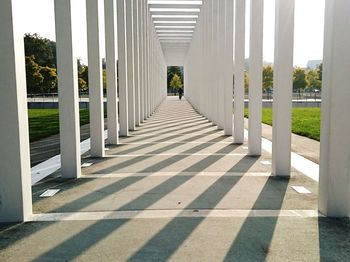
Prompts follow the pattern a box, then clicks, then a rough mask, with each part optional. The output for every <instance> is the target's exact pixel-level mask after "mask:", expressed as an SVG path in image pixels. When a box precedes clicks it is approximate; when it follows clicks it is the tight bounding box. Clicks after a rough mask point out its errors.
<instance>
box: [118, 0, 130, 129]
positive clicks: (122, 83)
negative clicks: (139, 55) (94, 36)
mask: <svg viewBox="0 0 350 262" xmlns="http://www.w3.org/2000/svg"><path fill="white" fill-rule="evenodd" d="M125 24H126V15H125V0H117V26H118V78H119V80H118V88H119V124H120V130H119V132H120V133H119V134H120V136H128V135H129V124H128V88H127V84H128V80H127V68H126V29H125Z"/></svg>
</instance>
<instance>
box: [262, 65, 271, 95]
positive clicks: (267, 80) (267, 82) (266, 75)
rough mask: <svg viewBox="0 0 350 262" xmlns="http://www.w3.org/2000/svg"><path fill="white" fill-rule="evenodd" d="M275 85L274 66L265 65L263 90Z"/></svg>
mask: <svg viewBox="0 0 350 262" xmlns="http://www.w3.org/2000/svg"><path fill="white" fill-rule="evenodd" d="M272 87H273V68H272V66H264V68H263V90H267V89H269V88H272Z"/></svg>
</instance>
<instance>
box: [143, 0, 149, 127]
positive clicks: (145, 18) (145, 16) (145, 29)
mask: <svg viewBox="0 0 350 262" xmlns="http://www.w3.org/2000/svg"><path fill="white" fill-rule="evenodd" d="M147 10H148V9H147V0H144V2H143V36H144V38H143V58H144V69H143V70H144V84H143V103H144V119H145V120H146V119H147V117H148V110H147V90H148V51H147V47H148V27H147V25H148V11H147Z"/></svg>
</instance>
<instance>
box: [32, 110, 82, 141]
mask: <svg viewBox="0 0 350 262" xmlns="http://www.w3.org/2000/svg"><path fill="white" fill-rule="evenodd" d="M28 116H29V139H30V142H33V141H36V140H39V139H42V138H45V137H48V136H51V135H55V134H58V133H59V114H58V109H29V110H28ZM88 123H89V110H88V109H81V110H80V125H85V124H88Z"/></svg>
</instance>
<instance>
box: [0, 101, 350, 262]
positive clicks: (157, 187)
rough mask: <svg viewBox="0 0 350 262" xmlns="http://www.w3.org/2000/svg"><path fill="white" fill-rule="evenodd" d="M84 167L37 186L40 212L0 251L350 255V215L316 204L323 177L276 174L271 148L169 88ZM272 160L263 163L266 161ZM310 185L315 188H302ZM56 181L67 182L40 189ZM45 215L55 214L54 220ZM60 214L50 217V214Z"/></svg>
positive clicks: (48, 255) (199, 257)
mask: <svg viewBox="0 0 350 262" xmlns="http://www.w3.org/2000/svg"><path fill="white" fill-rule="evenodd" d="M108 147H109V148H110V150H108V151H107V153H106V157H105V158H91V157H90V156H89V153H86V154H84V156H83V162H90V163H93V165H91V166H89V167H86V168H83V177H82V178H81V179H78V180H64V179H62V178H60V172H59V171H58V172H56V173H55V174H53V175H52V176H51V177H49V178H46V179H45V180H44V181H42V182H40V183H38V184H37V185H35V186H34V187H33V209H34V212H35V213H36V215H35V216H33V220H35V221H36V222H28V223H24V224H20V225H4V224H3V225H0V261H62V260H63V261H71V260H74V261H96V260H98V261H166V260H169V261H223V260H224V261H265V260H266V261H319V260H323V261H347V260H348V258H349V257H350V253H349V252H350V240H349V237H348V236H349V235H350V222H349V220H335V219H334V220H332V219H327V218H323V217H322V216H319V215H318V212H317V195H318V192H317V190H318V184H317V183H316V182H315V181H313V180H312V179H310V178H308V177H306V176H304V175H302V174H300V173H299V172H297V171H296V170H293V173H292V176H291V178H290V179H282V178H277V177H273V176H271V175H270V174H271V165H266V164H264V163H265V162H266V163H268V162H269V161H271V155H270V154H269V153H267V152H264V153H263V155H262V156H261V157H250V156H247V155H246V154H247V145H246V144H244V145H240V146H237V145H234V144H232V138H231V137H225V136H224V135H223V132H222V131H220V130H217V128H216V127H215V126H213V125H212V124H211V123H209V122H207V120H206V119H204V118H203V117H201V116H199V115H198V114H197V113H196V112H195V111H194V110H193V109H192V107H191V106H190V105H189V104H188V103H187V102H186V101H182V102H181V103H179V102H178V101H177V100H173V99H169V100H167V101H166V102H165V103H163V104H162V106H161V107H160V108H159V109H158V110H157V112H156V113H155V114H154V115H153V116H152V117H151V118H150V119H148V120H147V121H146V122H145V123H144V124H142V125H141V127H139V128H138V130H136V131H134V132H131V136H130V137H127V138H121V145H119V146H108ZM264 161H265V162H264ZM292 186H304V187H305V188H307V189H308V190H309V191H311V194H299V193H298V192H296V191H295V190H294V189H293V188H292ZM47 189H60V191H59V192H58V193H57V194H56V195H55V196H53V197H49V198H45V199H43V198H40V197H39V196H40V194H41V193H43V192H44V191H45V190H47ZM45 219H46V220H45ZM45 221H51V222H45Z"/></svg>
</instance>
